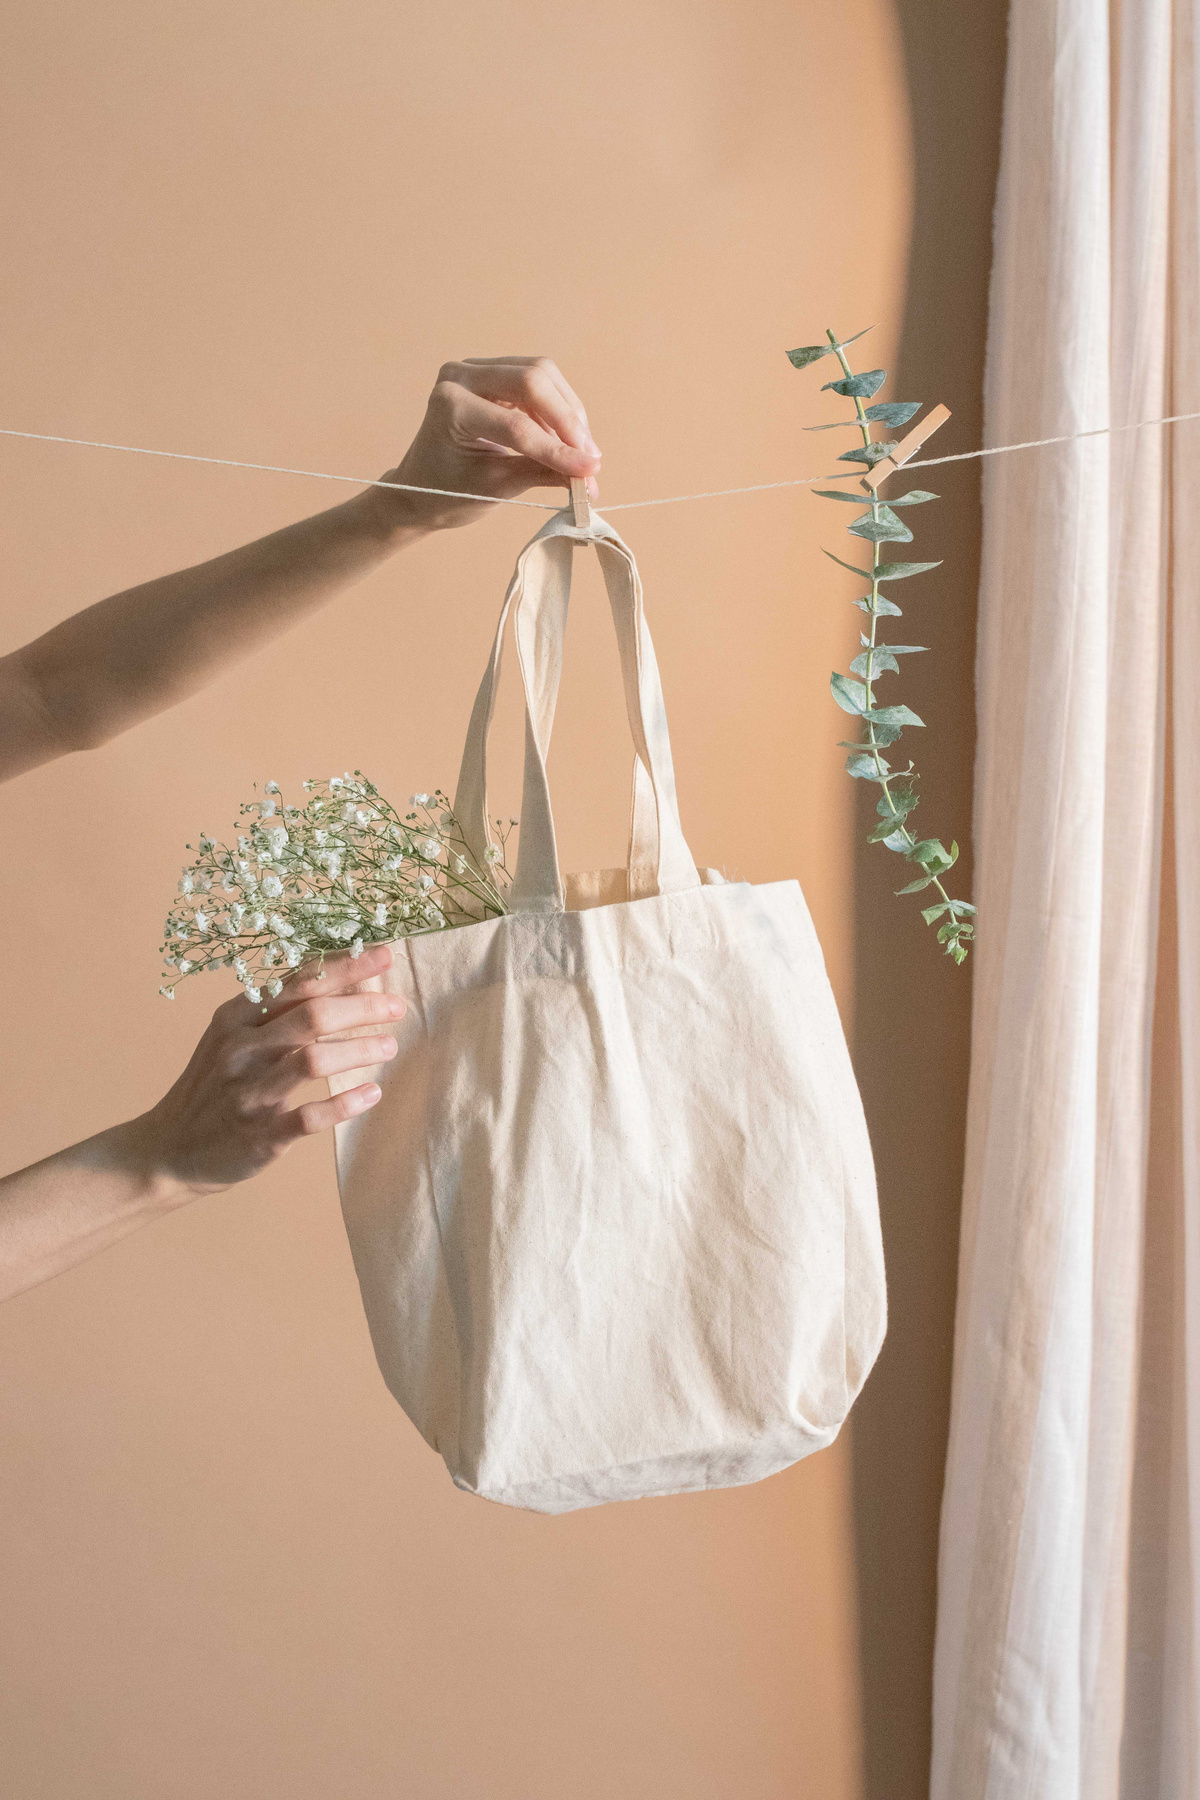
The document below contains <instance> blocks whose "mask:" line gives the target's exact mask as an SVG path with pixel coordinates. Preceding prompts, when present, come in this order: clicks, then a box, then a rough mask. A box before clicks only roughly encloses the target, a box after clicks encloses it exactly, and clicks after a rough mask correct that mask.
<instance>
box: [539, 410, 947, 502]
mask: <svg viewBox="0 0 1200 1800" xmlns="http://www.w3.org/2000/svg"><path fill="white" fill-rule="evenodd" d="M949 417H950V408H949V407H948V406H935V407H934V409H933V411H932V412H931V413H926V415H925V417H924V418H923V419H922V420H921V423H920V424H919V425H914V426H913V428H912V430H911V431H910V432H909V434H908V436H907V437H906V438H901V440H900V442H899V443H898V444H897V445H896V448H895V449H894V450H893V451H892V453H891V455H890V456H883V457H880V459H879V461H878V462H877V463H876V464H875V467H874V468H873V469H872V470H871V472H870V474H869V475H864V476H863V479H862V485H863V486H864V487H865V488H866V490H867V492H868V493H870V494H873V493H874V492H875V491H876V489H877V488H878V486H879V484H880V482H881V481H884V480H886V478H887V477H888V476H889V475H894V474H895V473H896V470H897V469H898V468H899V467H900V465H901V464H902V463H906V462H907V461H908V460H909V458H910V457H912V456H915V455H916V453H917V451H918V450H919V449H920V448H921V445H922V444H923V443H924V442H925V439H926V438H929V437H932V436H933V434H934V432H935V431H936V430H937V429H938V427H939V425H944V424H945V423H946V420H947V419H948V418H949ZM574 485H575V484H574V482H572V483H571V486H572V487H574Z"/></svg>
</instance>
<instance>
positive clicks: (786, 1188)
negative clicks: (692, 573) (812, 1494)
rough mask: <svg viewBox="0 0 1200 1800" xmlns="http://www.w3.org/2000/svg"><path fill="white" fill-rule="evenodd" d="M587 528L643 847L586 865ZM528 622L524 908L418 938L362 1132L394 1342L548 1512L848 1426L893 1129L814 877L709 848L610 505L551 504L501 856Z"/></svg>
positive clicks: (474, 747) (483, 741)
mask: <svg viewBox="0 0 1200 1800" xmlns="http://www.w3.org/2000/svg"><path fill="white" fill-rule="evenodd" d="M588 546H591V547H592V548H594V550H595V551H596V553H597V554H598V556H599V559H600V562H601V565H602V569H603V573H604V578H605V583H606V586H607V589H608V594H609V600H610V603H611V607H612V615H613V620H614V623H615V625H616V630H617V639H618V644H619V647H620V655H621V668H622V674H623V680H624V686H625V696H626V704H627V710H628V714H629V723H630V726H631V729H632V733H633V739H634V746H635V751H636V757H635V764H634V770H635V775H634V788H633V814H632V825H631V833H630V852H629V863H628V868H627V869H624V870H616V871H612V870H610V871H605V872H603V873H601V874H593V875H586V876H574V877H572V876H568V877H566V878H565V879H564V877H563V876H562V875H561V873H560V870H559V863H558V854H557V848H556V844H555V836H554V822H553V815H552V812H551V807H550V796H549V788H548V783H547V777H546V756H547V752H548V747H549V741H550V732H551V726H552V723H553V717H554V709H555V702H556V700H557V694H558V685H559V675H560V671H561V665H562V647H563V636H564V631H565V627H566V619H567V605H568V598H569V594H570V581H571V562H572V558H573V556H574V555H575V554H576V553H577V551H578V550H579V549H581V548H584V549H586V547H588ZM510 614H511V615H512V616H513V619H514V631H515V639H516V647H517V658H518V662H519V665H520V670H521V679H522V683H523V686H524V691H525V702H526V733H525V736H526V742H525V777H524V792H523V800H522V815H521V830H520V841H519V851H518V859H517V868H516V873H515V878H514V883H513V889H512V894H511V898H510V905H511V908H512V910H511V911H510V913H509V914H507V915H506V916H504V917H501V918H494V919H489V920H484V921H480V922H479V923H476V924H472V925H465V926H459V927H456V928H454V929H452V930H447V931H444V932H439V933H433V934H428V935H423V936H418V937H412V938H402V939H400V940H399V941H398V942H397V944H396V945H395V963H394V965H393V967H392V969H391V970H390V971H389V972H388V974H387V976H386V978H385V980H384V983H383V985H384V986H386V987H387V988H388V989H389V991H393V992H400V993H402V994H403V995H404V997H405V999H406V1001H407V1003H408V1011H407V1013H406V1015H405V1017H404V1018H403V1019H402V1020H401V1021H400V1022H399V1024H398V1025H397V1026H396V1027H395V1028H394V1029H395V1034H396V1037H397V1040H398V1053H397V1055H396V1057H395V1058H394V1059H393V1060H392V1061H391V1062H390V1063H388V1064H386V1065H383V1066H381V1067H378V1068H373V1069H372V1070H371V1071H370V1075H369V1078H370V1079H373V1080H375V1081H377V1082H378V1083H379V1084H380V1086H381V1088H382V1090H383V1097H382V1099H381V1100H380V1101H379V1103H378V1105H376V1106H375V1107H374V1108H372V1109H371V1110H370V1111H369V1112H367V1113H365V1114H363V1115H360V1116H359V1117H357V1118H354V1119H352V1120H350V1121H348V1122H347V1123H346V1124H343V1125H341V1126H339V1127H338V1130H337V1161H338V1178H339V1184H340V1188H341V1195H342V1205H343V1211H344V1215H345V1221H346V1229H347V1232H348V1234H349V1238H350V1245H351V1249H352V1252H353V1256H354V1263H355V1268H356V1270H357V1273H358V1279H359V1283H360V1286H361V1289H362V1296H363V1303H364V1306H365V1309H366V1314H367V1320H368V1323H369V1325H370V1329H371V1336H372V1340H373V1343H374V1347H375V1353H376V1356H377V1358H378V1361H379V1365H380V1368H381V1370H382V1372H383V1376H384V1379H385V1381H386V1382H387V1384H388V1387H389V1388H390V1389H391V1391H392V1393H393V1394H394V1395H395V1397H396V1399H397V1400H398V1401H399V1402H400V1404H401V1406H402V1407H403V1408H404V1410H405V1412H406V1413H407V1414H408V1416H409V1418H410V1419H411V1420H412V1421H413V1423H414V1424H415V1425H416V1426H417V1429H418V1430H419V1431H420V1432H421V1433H422V1435H423V1436H424V1437H425V1439H426V1441H427V1442H428V1443H429V1444H430V1445H431V1446H432V1447H433V1448H434V1449H435V1450H437V1451H438V1452H439V1453H440V1454H441V1456H442V1457H443V1458H444V1459H445V1462H446V1465H447V1467H448V1468H449V1470H450V1473H451V1475H452V1477H453V1479H454V1481H455V1482H456V1484H457V1485H458V1486H459V1487H461V1488H464V1489H466V1490H468V1491H469V1492H471V1493H475V1494H480V1495H483V1496H485V1497H486V1498H488V1499H492V1500H497V1501H502V1502H504V1503H506V1504H508V1505H512V1506H521V1507H528V1508H531V1509H533V1510H535V1511H539V1512H550V1513H557V1512H567V1511H570V1510H572V1509H573V1508H576V1507H582V1506H592V1505H596V1504H598V1503H600V1502H603V1501H608V1500H624V1499H633V1498H636V1497H638V1496H641V1495H649V1494H667V1493H679V1492H687V1491H691V1490H696V1489H702V1488H712V1487H726V1486H732V1485H734V1484H737V1483H741V1482H748V1481H756V1480H758V1479H760V1478H761V1477H762V1476H765V1475H770V1474H773V1473H774V1472H775V1471H777V1470H779V1469H782V1468H785V1467H786V1466H787V1465H788V1464H790V1463H793V1462H795V1461H797V1460H798V1459H799V1458H800V1457H802V1456H806V1455H808V1453H809V1452H810V1451H813V1450H819V1449H821V1448H823V1447H824V1446H825V1445H826V1444H828V1443H830V1442H831V1441H832V1439H833V1438H834V1437H835V1435H836V1434H837V1431H838V1429H839V1427H840V1425H841V1423H842V1420H843V1419H844V1418H845V1416H846V1413H847V1411H848V1410H849V1408H850V1405H851V1403H852V1402H853V1400H854V1398H855V1396H856V1394H857V1393H858V1391H859V1389H860V1387H861V1386H862V1383H863V1381H864V1380H865V1378H866V1376H867V1373H868V1371H869V1370H870V1367H871V1364H872V1363H873V1361H874V1359H875V1356H876V1354H877V1352H878V1349H879V1345H880V1342H881V1340H882V1337H883V1332H884V1321H885V1293H884V1276H883V1256H882V1248H881V1243H880V1233H879V1215H878V1207H877V1202H876V1196H875V1180H874V1169H873V1165H872V1160H871V1151H870V1144H869V1141H868V1137H867V1130H866V1123H865V1120H864V1118H863V1112H862V1106H861V1103H860V1100H859V1096H858V1089H857V1087H856V1084H855V1080H854V1075H853V1071H852V1069H851V1066H850V1058H849V1054H848V1052H847V1049H846V1043H845V1038H844V1036H843V1033H842V1029H841V1024H840V1021H839V1018H838V1013H837V1008H836V1005H835V1003H834V999H833V994H832V991H831V989H830V986H829V981H828V978H827V976H826V973H825V965H824V961H823V959H822V955H821V950H820V946H819V944H818V942H817V938H816V934H815V932H814V931H813V927H812V922H811V920H810V918H809V915H808V910H807V908H806V906H805V904H804V899H803V896H802V895H801V892H800V888H799V886H798V884H797V883H796V882H795V881H780V882H773V883H770V884H768V885H765V886H760V887H755V886H750V885H749V884H747V883H745V882H729V883H726V882H724V881H722V879H721V877H720V876H718V875H715V874H714V873H713V872H712V871H705V872H704V873H703V875H702V874H701V873H700V872H699V871H698V870H697V868H696V865H695V863H694V861H693V859H692V857H691V854H690V852H689V850H688V847H687V844H686V842H685V840H684V837H683V832H682V829H681V827H680V822H679V812H678V805H677V802H676V795H675V777H674V770H673V767H672V761H671V748H670V741H669V738H668V734H667V723H666V715H665V711H664V707H663V698H662V689H661V686H660V682H659V674H658V667H657V663H656V661H655V656H654V650H653V646H652V644H651V641H650V634H649V631H648V629H647V626H646V620H645V616H644V612H643V606H642V593H641V583H640V581H639V579H638V573H637V567H636V564H635V563H634V559H633V556H632V554H631V552H630V551H629V549H628V548H627V546H626V545H625V544H624V543H623V542H622V540H621V538H620V537H618V535H617V533H616V532H615V531H614V530H613V529H612V527H611V526H610V525H608V523H607V522H606V521H605V520H603V519H601V518H600V517H598V516H593V520H592V523H591V525H590V526H588V527H586V528H579V527H576V526H575V525H574V524H573V523H572V520H571V516H570V514H569V512H563V513H559V514H556V515H555V516H554V517H553V518H552V519H551V520H550V522H549V523H548V524H547V526H546V527H545V529H544V530H542V531H541V532H539V534H538V535H537V537H535V538H534V539H533V541H532V542H531V543H530V544H529V545H527V546H526V548H525V550H524V551H523V552H522V553H521V556H520V558H519V560H518V563H517V569H516V573H515V575H514V577H513V580H512V583H511V585H510V587H509V591H508V595H507V597H506V599H505V602H504V608H503V611H502V613H501V617H500V625H499V629H498V630H497V633H496V639H495V644H494V647H493V650H492V656H491V660H490V663H489V666H488V669H487V672H486V674H485V675H484V679H483V683H482V685H481V687H480V690H479V696H478V699H477V700H476V703H475V707H474V711H473V713H472V717H471V723H470V727H469V730H468V734H467V742H466V748H465V751H464V755H463V763H462V772H461V775H460V779H459V785H458V792H457V797H456V801H455V812H456V815H457V817H458V819H459V822H460V825H461V827H462V830H463V833H464V835H465V837H466V839H467V842H468V844H469V845H470V847H471V852H472V855H473V857H474V858H475V860H476V861H477V862H479V863H480V866H486V865H485V864H484V861H483V859H484V854H485V851H486V849H487V848H488V845H489V842H490V839H489V835H488V820H487V782H486V746H487V736H488V728H489V724H490V721H491V715H492V707H493V700H494V695H495V687H496V681H497V677H498V674H499V667H500V653H501V646H502V642H503V638H504V631H505V625H506V623H507V620H508V618H509V616H510ZM373 985H378V984H373ZM365 1078H367V1077H366V1076H365V1075H364V1072H363V1071H362V1070H358V1071H353V1072H350V1073H347V1074H346V1075H343V1076H341V1077H339V1078H338V1079H337V1081H336V1082H335V1083H334V1084H332V1085H334V1087H335V1088H337V1089H340V1088H345V1087H350V1086H353V1085H355V1084H357V1083H358V1082H359V1081H361V1080H363V1079H365Z"/></svg>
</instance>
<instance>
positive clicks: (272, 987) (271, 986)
mask: <svg viewBox="0 0 1200 1800" xmlns="http://www.w3.org/2000/svg"><path fill="white" fill-rule="evenodd" d="M267 992H268V994H270V996H271V998H272V1000H274V999H276V998H277V997H278V996H279V995H280V994H282V992H283V983H282V981H280V979H279V977H278V975H276V977H275V979H274V981H268V983H267Z"/></svg>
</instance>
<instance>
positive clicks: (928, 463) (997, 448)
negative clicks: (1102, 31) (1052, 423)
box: [0, 407, 1200, 513]
mask: <svg viewBox="0 0 1200 1800" xmlns="http://www.w3.org/2000/svg"><path fill="white" fill-rule="evenodd" d="M938 412H940V413H941V414H942V417H941V418H940V419H938V420H937V424H941V423H944V421H945V419H947V418H949V416H950V415H949V413H948V412H947V411H946V409H945V408H944V407H939V408H935V409H934V413H930V414H928V415H927V418H926V419H925V420H923V421H922V422H921V425H920V426H918V427H916V428H915V429H914V431H913V432H911V433H910V434H909V437H908V438H906V439H905V440H904V441H903V442H902V443H900V444H899V445H897V447H896V449H895V451H893V452H892V454H891V455H890V456H889V457H887V458H886V459H884V460H883V461H881V462H879V463H877V464H876V465H875V469H874V470H872V472H871V474H872V475H873V476H876V472H877V471H878V474H877V476H876V480H871V479H870V477H864V476H863V475H862V473H861V470H858V469H855V470H853V471H850V472H847V471H846V470H845V469H839V470H836V471H835V472H834V473H833V474H831V475H804V476H799V477H793V478H792V479H790V480H786V481H756V482H753V483H751V484H750V485H749V486H747V487H730V488H710V489H707V490H705V491H704V492H702V493H697V494H667V495H664V496H663V497H662V498H661V499H655V500H619V501H616V502H615V503H614V504H613V505H611V506H609V505H605V507H604V508H603V510H604V511H605V512H606V513H612V512H632V511H633V510H634V509H635V508H640V507H646V506H678V505H681V504H682V503H683V502H685V501H690V500H722V499H725V498H727V497H729V496H731V495H735V494H764V493H768V492H771V491H773V490H776V489H780V488H797V487H815V486H816V484H817V483H818V482H825V481H854V480H857V481H860V482H861V484H862V485H863V486H864V487H870V488H871V489H874V487H875V486H876V485H877V483H878V481H881V480H882V479H883V478H884V476H885V475H890V474H893V473H894V472H895V470H896V469H897V468H899V467H900V466H901V465H903V466H905V467H908V468H911V469H931V468H934V467H937V466H939V465H940V464H943V463H956V462H974V461H977V460H978V459H979V458H981V457H985V456H1006V455H1008V454H1009V453H1010V452H1012V451H1015V450H1042V449H1045V448H1046V447H1047V446H1048V445H1051V444H1076V443H1079V442H1081V441H1082V440H1083V439H1084V438H1095V437H1114V436H1116V435H1117V434H1118V433H1120V432H1124V431H1145V430H1148V429H1150V428H1151V427H1152V426H1160V425H1182V424H1185V423H1187V422H1188V421H1189V420H1193V419H1200V412H1187V413H1170V414H1168V415H1167V416H1166V417H1165V418H1161V419H1135V420H1134V421H1133V422H1132V423H1130V424H1128V425H1098V426H1096V427H1094V428H1093V429H1092V430H1090V431H1069V432H1063V433H1061V434H1059V435H1058V436H1056V437H1044V438H1028V439H1025V440H1024V441H1023V442H1021V443H1019V444H993V445H990V446H988V447H987V448H984V449H979V450H960V451H958V452H957V453H956V454H955V455H953V456H922V457H913V456H912V452H911V451H910V452H909V454H908V455H907V456H906V455H904V454H902V453H903V451H904V449H905V445H906V444H907V443H909V442H910V440H911V439H912V438H913V437H917V438H918V439H919V440H921V441H923V439H924V438H925V437H927V436H928V435H929V431H927V430H923V427H924V426H926V425H929V422H930V421H931V420H933V419H934V417H935V414H936V413H938ZM929 428H930V430H935V429H936V425H929ZM0 437H10V438H25V439H28V440H30V441H32V442H34V443H39V444H72V445H75V446H76V447H78V448H80V449H84V450H119V451H124V452H125V453H126V454H128V455H130V456H161V457H166V458H167V459H168V460H170V461H172V462H194V463H206V464H208V465H210V466H213V467H216V468H220V469H253V470H255V471H257V472H258V473H260V474H264V475H301V476H304V477H306V478H307V479H309V480H311V481H340V482H348V483H349V484H350V485H351V486H352V487H380V488H395V489H397V490H399V491H401V492H403V493H408V494H436V495H437V496H439V498H442V499H447V500H474V501H477V502H479V503H481V504H485V505H489V506H524V507H526V508H531V509H532V510H533V511H535V512H560V511H561V510H562V506H561V503H554V504H548V503H547V502H546V501H544V500H510V499H506V498H504V499H502V498H500V497H499V496H497V495H494V494H471V493H467V492H465V491H462V490H460V489H457V488H434V487H418V486H417V485H416V484H415V483H413V482H408V481H381V480H378V479H375V478H372V477H371V476H367V475H335V474H330V473H329V472H328V471H327V470H324V469H293V468H287V467H285V466H283V465H281V464H279V463H260V462H245V461H242V460H240V459H238V458H234V457H229V456H198V455H195V454H193V453H192V452H190V451H186V450H154V449H149V448H147V447H146V446H145V445H144V444H110V443H106V442H104V441H102V440H100V439H94V438H75V437H62V436H59V435H57V434H55V433H52V432H48V431H17V430H15V429H14V428H12V427H8V426H0ZM913 448H914V449H915V448H916V446H915V445H914V446H913ZM910 458H911V460H910Z"/></svg>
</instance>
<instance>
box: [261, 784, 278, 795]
mask: <svg viewBox="0 0 1200 1800" xmlns="http://www.w3.org/2000/svg"><path fill="white" fill-rule="evenodd" d="M263 792H264V793H266V794H277V793H278V792H279V783H278V782H277V781H265V782H264V783H263Z"/></svg>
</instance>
